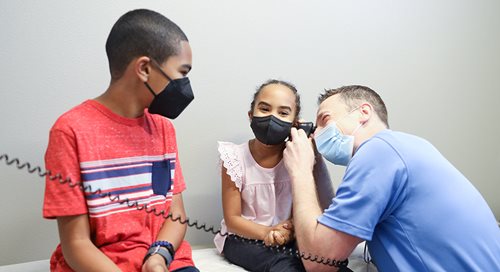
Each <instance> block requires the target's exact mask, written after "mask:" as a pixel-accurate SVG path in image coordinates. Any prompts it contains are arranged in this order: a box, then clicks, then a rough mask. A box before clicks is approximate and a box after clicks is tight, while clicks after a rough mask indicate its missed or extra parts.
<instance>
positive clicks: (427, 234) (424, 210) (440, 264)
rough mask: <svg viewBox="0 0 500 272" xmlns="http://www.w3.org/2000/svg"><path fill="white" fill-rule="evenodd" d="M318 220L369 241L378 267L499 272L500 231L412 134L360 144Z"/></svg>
mask: <svg viewBox="0 0 500 272" xmlns="http://www.w3.org/2000/svg"><path fill="white" fill-rule="evenodd" d="M318 221H319V222H320V223H321V224H323V225H325V226H328V227H330V228H333V229H336V230H339V231H342V232H345V233H348V234H350V235H353V236H356V237H359V238H361V239H364V240H367V241H369V242H368V248H369V250H370V254H371V256H372V258H373V261H374V262H375V264H376V265H377V267H378V269H379V270H380V271H500V228H498V226H497V224H496V220H495V217H494V215H493V213H492V211H491V209H490V208H489V207H488V205H487V203H486V201H485V200H484V199H483V197H482V196H481V194H480V193H479V192H478V191H477V190H476V188H474V186H473V185H472V184H471V183H470V182H469V181H468V180H467V178H465V176H464V175H462V173H460V172H459V171H458V170H457V169H456V168H455V167H454V166H453V165H452V164H451V163H450V162H449V161H448V160H446V159H445V158H444V157H443V156H442V155H441V154H440V153H439V151H438V150H437V149H436V148H435V147H434V146H433V145H432V144H430V143H429V142H427V141H426V140H424V139H422V138H419V137H416V136H413V135H410V134H406V133H402V132H396V131H391V130H384V131H382V132H380V133H378V134H376V135H375V136H374V137H372V138H370V139H369V140H367V141H365V142H364V143H363V144H362V145H361V146H360V147H359V148H358V150H357V151H356V153H355V155H354V156H353V158H352V159H351V161H350V162H349V165H348V166H347V169H346V173H345V175H344V178H343V181H342V183H341V184H340V186H339V188H338V190H337V195H336V197H335V198H334V199H333V203H332V204H331V205H330V207H329V208H328V209H326V210H325V212H324V214H323V215H322V216H320V217H319V218H318Z"/></svg>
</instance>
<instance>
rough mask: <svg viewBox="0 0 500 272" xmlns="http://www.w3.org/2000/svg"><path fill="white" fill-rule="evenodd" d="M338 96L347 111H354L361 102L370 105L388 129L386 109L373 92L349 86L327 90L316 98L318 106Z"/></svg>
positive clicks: (362, 87) (378, 96)
mask: <svg viewBox="0 0 500 272" xmlns="http://www.w3.org/2000/svg"><path fill="white" fill-rule="evenodd" d="M336 94H338V95H339V96H340V98H341V99H342V101H343V102H344V103H345V104H346V105H347V107H348V108H347V110H348V111H351V110H354V109H355V108H356V107H359V104H360V103H361V102H365V101H366V102H368V103H370V104H371V105H372V106H373V108H374V110H375V112H376V113H377V115H378V117H379V118H380V120H381V121H382V122H384V124H385V125H386V127H389V122H388V117H387V108H386V107H385V103H384V101H383V100H382V98H381V97H380V95H378V94H377V93H376V92H375V91H374V90H372V89H370V88H368V87H366V86H361V85H350V86H342V87H340V88H337V89H327V90H325V92H324V93H323V94H321V95H320V96H319V98H318V105H319V104H321V102H323V101H325V100H326V99H327V98H329V97H331V96H333V95H336Z"/></svg>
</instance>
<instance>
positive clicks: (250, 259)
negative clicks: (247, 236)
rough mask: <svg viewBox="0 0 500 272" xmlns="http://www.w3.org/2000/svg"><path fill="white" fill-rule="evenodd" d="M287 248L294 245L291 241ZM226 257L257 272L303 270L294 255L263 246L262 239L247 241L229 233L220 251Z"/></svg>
mask: <svg viewBox="0 0 500 272" xmlns="http://www.w3.org/2000/svg"><path fill="white" fill-rule="evenodd" d="M286 246H287V248H290V247H292V248H293V249H294V250H295V247H294V245H293V242H292V243H289V244H287V245H286ZM222 253H223V254H224V257H226V259H227V260H228V261H229V262H231V263H233V264H236V265H238V266H241V267H243V268H245V269H246V270H249V271H259V272H281V271H283V272H295V271H296V272H304V271H306V270H305V269H304V266H303V265H302V262H301V261H300V259H299V258H298V257H296V256H295V255H290V254H286V253H283V252H276V251H275V250H272V249H270V248H268V247H265V246H264V242H263V241H258V242H252V243H249V242H248V240H245V241H243V239H242V238H241V237H238V236H236V235H229V236H227V237H226V241H225V243H224V250H223V251H222Z"/></svg>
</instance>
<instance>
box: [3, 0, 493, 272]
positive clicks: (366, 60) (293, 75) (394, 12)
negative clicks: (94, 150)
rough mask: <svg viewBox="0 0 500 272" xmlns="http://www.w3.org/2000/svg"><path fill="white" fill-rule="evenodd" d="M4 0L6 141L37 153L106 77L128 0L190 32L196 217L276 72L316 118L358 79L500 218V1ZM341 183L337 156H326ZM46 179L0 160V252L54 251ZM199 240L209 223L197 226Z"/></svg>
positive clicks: (13, 150)
mask: <svg viewBox="0 0 500 272" xmlns="http://www.w3.org/2000/svg"><path fill="white" fill-rule="evenodd" d="M137 3H138V1H95V0H94V1H64V0H53V1H34V0H25V1H8V0H0V39H1V40H0V79H1V89H0V113H1V114H0V123H1V124H2V129H1V130H0V154H2V153H7V154H9V155H12V156H16V157H19V158H21V159H22V160H23V161H30V162H32V163H34V164H37V165H43V156H44V152H45V148H46V145H47V139H48V138H47V137H48V131H49V129H50V127H51V125H52V124H53V122H54V121H55V120H56V118H57V117H58V116H59V115H60V114H62V113H63V112H64V111H66V110H68V109H70V108H71V107H73V106H74V105H76V104H78V103H80V102H81V101H83V100H85V99H88V98H93V97H96V96H98V95H99V94H100V93H101V92H103V91H104V90H105V89H106V87H107V85H108V82H109V75H108V69H107V61H106V55H105V51H104V44H105V40H106V37H107V35H108V33H109V31H110V29H111V26H112V24H113V23H114V22H115V21H116V20H117V19H118V17H119V16H120V15H122V14H123V13H125V12H126V11H128V10H130V9H135V8H142V7H144V8H150V9H154V10H157V11H159V12H161V13H163V14H164V15H166V16H167V17H169V18H170V19H172V20H173V21H175V22H176V23H178V24H179V25H180V26H181V28H182V29H183V30H184V31H185V32H186V33H187V35H188V37H189V39H190V41H191V46H192V49H193V53H194V69H193V71H192V73H191V74H190V78H191V81H192V85H193V89H194V91H195V96H196V98H195V100H194V102H193V103H192V104H191V105H190V106H189V108H188V109H187V110H186V111H185V112H184V113H183V114H182V115H181V116H180V117H179V118H178V119H177V120H175V121H174V123H175V125H176V127H177V137H178V143H179V151H180V159H181V162H182V165H183V171H184V175H185V179H186V182H187V184H188V190H187V191H186V192H185V193H184V200H185V203H186V209H187V212H188V213H189V215H190V217H192V218H196V219H198V220H199V221H202V222H207V223H208V224H213V225H216V226H217V225H218V224H219V221H220V219H221V217H222V213H221V201H220V185H219V184H220V181H219V176H218V173H219V169H218V168H217V159H218V158H217V150H216V141H217V140H226V141H235V142H243V141H245V140H247V139H248V138H250V137H251V136H252V132H251V130H250V128H249V124H248V120H247V113H246V112H247V110H248V108H249V103H250V99H251V96H252V94H253V92H254V89H255V87H256V86H257V85H259V84H260V83H262V82H263V81H264V80H266V79H268V78H279V79H285V80H290V81H292V82H294V83H295V84H296V85H297V87H298V88H299V90H300V91H301V94H302V103H303V109H304V111H303V117H304V118H305V119H308V120H311V119H313V117H314V113H315V110H316V98H317V96H318V94H319V93H320V92H321V91H322V90H323V89H324V88H330V87H339V86H341V85H347V84H363V85H367V86H370V87H372V88H374V89H375V90H377V91H378V92H379V93H380V94H381V96H382V97H383V98H384V99H385V101H386V103H387V106H388V109H389V118H390V123H391V126H392V128H393V129H395V130H402V131H406V132H410V133H414V134H417V135H420V136H422V137H424V138H427V139H428V140H430V141H431V142H432V143H434V144H435V145H436V147H437V148H438V149H439V150H441V152H442V153H443V154H444V155H445V156H446V157H447V158H449V160H450V161H451V162H452V163H453V164H454V165H455V166H456V167H457V168H458V169H460V170H461V171H462V172H463V173H464V174H465V175H466V176H467V177H468V178H469V179H470V180H471V181H472V182H473V183H474V185H475V186H476V187H477V188H478V189H479V190H480V191H481V193H482V194H483V196H484V197H485V198H486V200H487V201H488V203H489V205H490V207H491V208H492V209H493V211H494V212H495V214H496V216H497V218H500V198H499V197H498V195H499V193H500V185H499V181H500V175H499V173H498V169H499V167H500V145H499V144H498V139H499V138H500V137H499V136H500V126H499V124H498V120H497V119H498V118H497V117H498V116H499V113H500V112H499V110H498V103H499V101H500V95H499V93H500V88H499V87H498V86H499V85H500V76H499V71H500V31H499V29H500V17H499V16H498V11H499V10H500V2H499V1H494V0H491V1H487V0H477V1H465V0H461V1H451V0H449V1H435V0H425V1H388V0H384V1H326V0H325V1H318V0H315V1H277V0H273V1H264V0H260V1H229V0H226V1H194V0H189V1H188V0H183V1H141V4H140V5H139V4H137ZM331 170H332V172H333V173H334V176H335V184H338V182H339V179H340V177H341V175H342V171H343V169H342V168H336V167H331ZM43 183H44V181H43V179H41V178H38V177H36V176H34V175H30V174H27V173H26V172H25V171H18V170H17V169H15V168H13V167H10V166H6V165H5V163H4V161H2V162H0V186H1V192H0V207H1V208H0V218H1V223H0V233H1V234H0V265H3V264H10V263H16V262H22V261H31V260H37V259H45V258H49V256H50V254H51V252H52V251H53V249H54V248H55V246H56V244H57V242H58V236H57V231H56V224H55V222H54V221H48V220H44V219H42V218H41V207H42V199H43V190H44V189H43ZM188 239H189V240H190V241H191V242H192V243H193V244H195V245H205V244H210V243H211V239H212V236H211V235H209V234H206V233H203V232H201V231H197V230H194V229H190V230H189V233H188Z"/></svg>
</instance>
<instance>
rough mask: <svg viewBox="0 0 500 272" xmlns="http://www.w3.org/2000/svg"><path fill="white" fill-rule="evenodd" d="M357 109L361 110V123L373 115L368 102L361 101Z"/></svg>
mask: <svg viewBox="0 0 500 272" xmlns="http://www.w3.org/2000/svg"><path fill="white" fill-rule="evenodd" d="M359 111H360V112H361V119H360V121H361V123H363V124H364V123H366V122H367V121H368V120H370V117H371V116H372V115H373V107H372V105H371V104H370V103H363V104H361V106H360V107H359Z"/></svg>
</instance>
